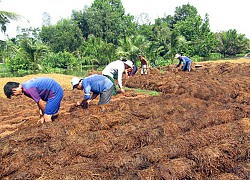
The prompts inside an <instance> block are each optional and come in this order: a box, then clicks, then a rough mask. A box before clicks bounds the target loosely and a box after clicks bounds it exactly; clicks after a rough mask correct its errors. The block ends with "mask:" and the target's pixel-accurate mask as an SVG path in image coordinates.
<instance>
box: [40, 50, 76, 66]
mask: <svg viewBox="0 0 250 180" xmlns="http://www.w3.org/2000/svg"><path fill="white" fill-rule="evenodd" d="M76 63H77V58H76V57H74V56H73V55H72V54H71V53H69V52H59V53H50V54H48V56H46V57H45V58H44V59H43V60H42V66H43V67H44V68H45V69H46V68H47V69H48V68H62V69H70V68H73V67H74V66H75V65H76Z"/></svg>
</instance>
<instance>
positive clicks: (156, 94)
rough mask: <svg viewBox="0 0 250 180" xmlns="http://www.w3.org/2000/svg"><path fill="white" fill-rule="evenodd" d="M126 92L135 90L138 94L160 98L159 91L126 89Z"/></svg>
mask: <svg viewBox="0 0 250 180" xmlns="http://www.w3.org/2000/svg"><path fill="white" fill-rule="evenodd" d="M125 90H134V91H135V92H136V93H138V94H147V95H150V96H158V95H159V94H160V92H158V91H151V90H145V89H135V88H128V87H125Z"/></svg>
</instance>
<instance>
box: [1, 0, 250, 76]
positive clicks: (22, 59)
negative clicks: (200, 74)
mask: <svg viewBox="0 0 250 180" xmlns="http://www.w3.org/2000/svg"><path fill="white" fill-rule="evenodd" d="M45 16H46V17H45V18H44V19H43V20H44V22H43V26H42V28H40V29H39V28H37V29H32V28H30V29H22V31H21V33H19V35H18V36H17V37H16V38H14V39H9V40H8V41H6V42H1V48H0V52H1V59H2V62H6V63H7V64H8V67H9V70H10V71H11V72H12V73H15V72H20V71H29V72H40V71H45V72H50V71H53V69H58V68H59V69H73V68H75V69H76V70H77V69H82V67H83V66H86V65H92V66H93V65H97V66H104V65H106V64H107V63H109V62H111V61H113V60H116V59H119V58H121V57H126V58H127V59H131V60H133V61H134V62H135V64H137V65H139V60H138V57H137V54H138V53H142V54H143V55H144V56H145V57H146V58H147V59H148V60H149V61H150V63H151V64H152V65H154V66H164V65H168V64H170V63H173V56H174V54H176V53H181V54H182V55H185V56H189V57H191V58H192V59H193V60H194V61H198V60H203V59H209V58H220V57H227V56H235V55H237V54H244V53H245V52H247V49H249V39H247V38H245V35H243V34H239V33H238V32H237V31H236V30H235V29H230V30H228V31H225V32H217V33H214V32H212V31H211V30H210V25H209V16H208V14H206V15H205V17H204V19H203V18H202V17H201V16H200V15H199V14H198V11H197V9H196V8H195V7H194V6H192V5H190V4H189V3H188V4H185V5H182V6H179V7H176V9H175V14H174V15H173V16H171V15H168V16H165V17H162V18H157V19H155V22H154V23H144V22H147V20H146V19H143V17H141V18H142V19H141V20H140V21H138V20H137V21H136V18H135V17H134V16H132V15H129V14H128V15H127V14H125V9H124V7H123V5H122V2H121V0H95V1H94V2H93V4H92V5H91V6H90V7H84V8H83V9H82V10H80V11H75V10H74V11H72V15H71V17H70V18H69V19H61V20H60V21H58V22H57V23H56V24H55V25H52V24H50V18H48V17H49V15H48V14H45ZM0 17H3V16H1V13H0ZM5 18H7V17H6V16H5ZM145 18H146V17H145ZM46 20H47V22H46ZM6 22H8V21H7V20H6ZM2 27H5V26H4V23H2Z"/></svg>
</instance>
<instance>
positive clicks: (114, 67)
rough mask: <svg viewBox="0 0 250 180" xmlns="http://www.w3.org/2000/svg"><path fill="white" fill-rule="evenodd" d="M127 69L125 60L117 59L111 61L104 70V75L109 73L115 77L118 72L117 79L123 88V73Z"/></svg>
mask: <svg viewBox="0 0 250 180" xmlns="http://www.w3.org/2000/svg"><path fill="white" fill-rule="evenodd" d="M124 70H125V66H124V62H123V61H121V60H116V61H113V62H111V63H109V64H108V65H107V66H106V67H105V68H104V69H103V71H102V74H103V75H108V76H110V77H112V78H114V75H115V74H117V81H118V85H119V87H120V88H121V89H122V74H123V72H124Z"/></svg>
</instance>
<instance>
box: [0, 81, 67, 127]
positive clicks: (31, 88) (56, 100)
mask: <svg viewBox="0 0 250 180" xmlns="http://www.w3.org/2000/svg"><path fill="white" fill-rule="evenodd" d="M4 93H5V95H6V96H7V98H11V97H12V96H19V95H22V94H24V95H25V96H27V97H29V98H31V99H33V100H34V101H35V102H36V103H37V105H38V108H39V110H40V120H39V121H40V122H41V123H44V122H51V121H53V120H54V119H55V118H57V117H58V111H59V109H60V103H61V100H62V98H63V94H64V92H63V89H62V87H61V86H60V85H59V84H58V83H57V82H56V81H55V80H54V79H52V78H48V77H37V78H33V79H30V80H28V81H26V82H24V83H22V84H20V83H19V82H7V83H6V85H5V86H4Z"/></svg>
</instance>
